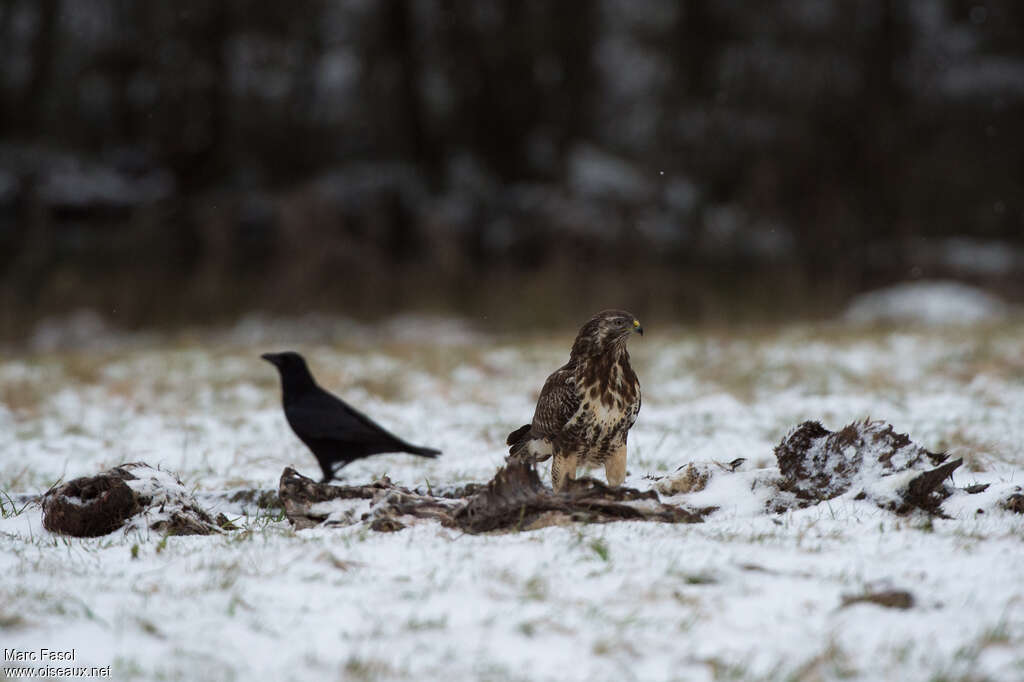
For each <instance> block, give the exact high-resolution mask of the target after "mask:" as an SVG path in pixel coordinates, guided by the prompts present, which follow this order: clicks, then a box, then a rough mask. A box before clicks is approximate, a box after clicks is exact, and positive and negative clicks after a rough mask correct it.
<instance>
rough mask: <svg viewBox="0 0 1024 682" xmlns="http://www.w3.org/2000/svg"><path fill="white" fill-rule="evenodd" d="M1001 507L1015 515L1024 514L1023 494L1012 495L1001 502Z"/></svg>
mask: <svg viewBox="0 0 1024 682" xmlns="http://www.w3.org/2000/svg"><path fill="white" fill-rule="evenodd" d="M1002 506H1003V508H1004V509H1006V510H1008V511H1012V512H1014V513H1016V514H1024V494H1021V493H1013V494H1012V495H1010V496H1009V497H1007V498H1006V499H1005V500H1004V501H1003V505H1002Z"/></svg>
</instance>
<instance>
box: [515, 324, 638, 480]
mask: <svg viewBox="0 0 1024 682" xmlns="http://www.w3.org/2000/svg"><path fill="white" fill-rule="evenodd" d="M633 332H636V333H638V334H640V335H641V336H642V335H643V333H644V330H643V327H641V326H640V322H638V321H637V319H636V318H635V317H633V315H632V314H631V313H628V312H626V311H624V310H605V311H603V312H600V313H598V314H597V315H595V316H594V317H593V318H591V320H590V321H589V322H587V323H586V324H585V325H583V327H582V328H581V329H580V332H579V334H577V335H576V341H575V342H573V344H572V350H571V351H570V353H569V362H567V363H565V364H564V365H563V366H562V367H560V368H559V369H557V370H555V372H554V373H553V374H552V375H551V376H549V377H548V380H547V381H545V382H544V388H543V389H541V392H540V397H539V398H538V399H537V409H536V410H535V411H534V413H533V422H532V423H530V424H526V425H524V426H522V427H520V428H518V429H516V430H515V431H513V432H512V433H510V434H509V435H508V440H507V441H506V443H507V444H508V445H509V446H510V447H509V457H510V458H522V459H529V460H533V461H537V462H542V461H544V460H546V459H548V458H549V457H553V458H554V459H553V460H552V462H551V485H552V487H553V488H554V489H555V490H564V489H565V487H566V485H567V484H568V481H569V479H572V478H575V477H576V467H577V466H580V465H583V466H596V465H599V464H604V471H605V476H606V477H607V479H608V484H609V485H612V486H618V485H621V484H622V482H623V480H625V478H626V436H627V435H628V433H629V429H630V427H631V426H633V422H635V421H636V416H637V413H639V412H640V382H639V381H638V380H637V378H636V374H635V373H634V372H633V368H632V367H630V366H629V352H627V350H626V341H627V340H629V337H630V335H632V334H633Z"/></svg>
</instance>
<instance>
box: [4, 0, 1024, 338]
mask: <svg viewBox="0 0 1024 682" xmlns="http://www.w3.org/2000/svg"><path fill="white" fill-rule="evenodd" d="M932 277H955V278H958V279H961V280H965V281H968V282H973V283H976V284H982V285H985V286H987V287H989V288H993V289H995V290H997V291H999V292H1000V293H1002V294H1003V295H1004V296H1008V297H1011V298H1016V299H1018V300H1019V299H1020V298H1022V297H1024V3H1021V2H1016V1H1015V0H985V1H980V2H968V1H966V0H906V1H903V0H860V1H845V0H766V1H757V2H755V1H753V0H751V1H748V2H743V1H739V0H678V1H675V2H673V1H670V0H573V1H566V2H559V1H550V2H540V1H524V0H415V1H408V2H407V1H405V0H379V1H371V0H341V1H338V2H328V1H327V0H291V1H290V2H286V3H278V2H258V1H256V0H225V1H223V2H215V1H209V0H175V1H174V2H149V1H146V0H0V283H2V294H0V295H2V301H0V303H2V311H3V312H2V313H0V315H2V317H0V324H2V325H3V329H4V335H5V336H12V335H16V334H18V333H20V332H21V331H23V330H25V329H27V328H29V326H30V325H31V324H32V322H33V321H34V320H36V319H38V318H39V317H40V316H43V315H50V314H54V313H57V312H61V311H70V310H74V309H78V308H81V307H89V308H92V309H95V310H96V311H98V312H99V313H101V314H102V315H104V316H107V317H111V318H112V319H113V320H114V321H116V322H117V323H118V324H121V325H124V326H128V327H139V326H146V325H166V324H171V325H173V324H179V323H183V322H189V323H194V322H204V321H216V320H221V319H230V318H231V316H233V315H236V314H239V313H241V312H243V311H247V310H265V311H269V312H273V313H287V314H302V313H305V312H310V311H326V312H331V313H337V314H344V315H353V316H357V317H375V316H380V315H385V314H390V313H394V312H397V311H400V310H434V311H444V312H453V313H458V314H467V315H473V316H477V317H481V318H482V317H483V316H486V317H487V319H489V320H492V321H494V322H495V323H503V324H516V323H520V322H522V321H526V320H532V321H536V322H544V321H547V322H550V321H552V320H553V319H556V318H557V317H558V316H560V315H565V314H567V313H569V311H571V312H572V317H571V319H572V322H573V323H575V322H577V321H578V320H579V319H580V318H581V317H585V316H586V315H587V314H589V313H590V312H592V311H593V310H594V309H597V308H601V307H608V306H631V307H632V308H633V309H634V310H635V312H638V313H640V314H654V313H657V314H659V315H666V316H668V315H670V316H672V317H674V318H675V319H680V320H702V319H703V320H707V319H717V318H722V319H729V318H742V317H743V316H751V315H754V316H757V315H761V316H774V315H794V314H795V315H798V316H811V317H813V316H818V315H824V314H828V313H829V311H830V310H833V309H834V307H835V306H837V305H841V304H842V303H843V302H844V301H845V300H846V299H848V298H849V297H850V296H851V295H852V294H854V293H856V292H860V291H863V290H865V289H869V288H872V287H876V286H879V285H884V284H887V283H891V282H895V281H901V280H907V279H915V278H932Z"/></svg>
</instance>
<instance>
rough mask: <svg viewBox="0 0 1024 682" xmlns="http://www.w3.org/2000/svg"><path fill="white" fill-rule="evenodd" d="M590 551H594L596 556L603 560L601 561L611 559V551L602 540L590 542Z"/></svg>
mask: <svg viewBox="0 0 1024 682" xmlns="http://www.w3.org/2000/svg"><path fill="white" fill-rule="evenodd" d="M590 549H592V550H593V551H594V554H596V555H597V556H598V558H600V559H601V561H608V560H610V559H611V554H612V553H611V550H610V549H609V548H608V543H607V542H605V541H604V540H603V539H601V538H594V539H593V540H591V541H590Z"/></svg>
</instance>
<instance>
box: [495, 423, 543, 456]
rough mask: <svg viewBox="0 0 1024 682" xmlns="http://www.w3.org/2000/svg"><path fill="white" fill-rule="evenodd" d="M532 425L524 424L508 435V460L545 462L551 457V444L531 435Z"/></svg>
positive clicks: (506, 441)
mask: <svg viewBox="0 0 1024 682" xmlns="http://www.w3.org/2000/svg"><path fill="white" fill-rule="evenodd" d="M530 428H531V425H530V424H524V425H523V426H520V427H519V428H518V429H516V430H515V431H513V432H512V433H510V434H508V438H506V439H505V444H506V445H508V446H509V448H508V459H512V460H527V461H534V462H543V461H544V460H546V459H547V458H548V457H550V456H551V444H550V443H549V442H547V441H545V440H544V439H542V438H534V437H533V436H532V435H530Z"/></svg>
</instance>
